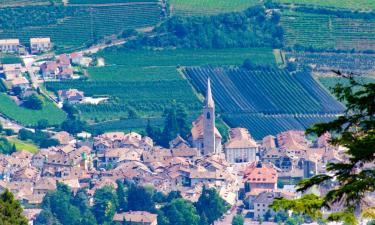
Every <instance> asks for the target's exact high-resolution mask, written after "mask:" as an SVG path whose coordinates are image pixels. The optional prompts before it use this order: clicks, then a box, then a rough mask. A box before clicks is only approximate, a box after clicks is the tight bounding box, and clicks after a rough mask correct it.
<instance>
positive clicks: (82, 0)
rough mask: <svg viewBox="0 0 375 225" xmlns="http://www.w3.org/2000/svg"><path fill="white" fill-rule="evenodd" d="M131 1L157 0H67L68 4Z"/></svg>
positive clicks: (154, 0) (145, 0)
mask: <svg viewBox="0 0 375 225" xmlns="http://www.w3.org/2000/svg"><path fill="white" fill-rule="evenodd" d="M133 2H158V0H69V4H120V3H133Z"/></svg>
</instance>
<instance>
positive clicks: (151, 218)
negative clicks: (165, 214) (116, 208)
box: [113, 211, 158, 223]
mask: <svg viewBox="0 0 375 225" xmlns="http://www.w3.org/2000/svg"><path fill="white" fill-rule="evenodd" d="M157 217H158V215H157V214H152V213H149V212H145V211H131V212H124V213H116V214H115V216H114V217H113V221H119V222H122V221H124V219H125V221H131V222H136V223H142V222H143V223H153V222H155V221H156V220H157Z"/></svg>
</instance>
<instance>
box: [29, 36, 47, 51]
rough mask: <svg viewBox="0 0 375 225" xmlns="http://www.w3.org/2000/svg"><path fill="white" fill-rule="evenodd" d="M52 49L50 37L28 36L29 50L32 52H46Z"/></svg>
mask: <svg viewBox="0 0 375 225" xmlns="http://www.w3.org/2000/svg"><path fill="white" fill-rule="evenodd" d="M51 49H52V44H51V39H50V38H30V50H31V53H32V54H35V53H41V52H47V51H49V50H51Z"/></svg>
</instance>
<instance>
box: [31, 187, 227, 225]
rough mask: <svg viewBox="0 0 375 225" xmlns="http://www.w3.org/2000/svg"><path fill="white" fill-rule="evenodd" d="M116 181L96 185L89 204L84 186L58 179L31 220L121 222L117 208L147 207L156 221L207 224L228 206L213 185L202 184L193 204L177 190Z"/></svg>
mask: <svg viewBox="0 0 375 225" xmlns="http://www.w3.org/2000/svg"><path fill="white" fill-rule="evenodd" d="M116 183H117V188H116V189H115V188H113V187H112V186H105V187H103V188H100V189H97V190H96V192H95V194H94V196H93V205H92V206H91V205H90V203H89V199H90V197H89V196H88V194H87V191H86V189H79V190H78V191H77V192H76V193H75V194H74V193H73V192H72V190H71V189H70V188H69V187H68V186H66V185H64V184H61V183H58V184H57V190H56V191H54V192H49V193H47V195H46V196H45V197H44V199H43V203H42V206H41V207H42V209H43V210H42V212H41V213H40V214H39V216H38V217H37V219H36V220H35V222H34V224H35V225H45V224H56V225H99V224H106V225H122V224H127V223H118V222H113V217H114V215H115V213H116V212H117V213H121V212H128V211H147V212H150V213H154V214H157V215H158V224H159V225H208V224H212V222H213V221H215V220H217V219H218V218H220V217H221V216H222V215H223V214H224V212H225V211H226V210H227V209H228V207H227V205H226V203H225V201H224V200H223V199H221V198H220V196H219V195H218V193H217V192H216V190H214V189H205V188H204V189H203V190H202V194H201V196H200V198H199V200H198V202H196V203H195V204H193V203H191V202H189V201H186V200H184V199H183V198H182V197H181V194H180V193H179V192H174V191H172V192H170V193H169V194H168V195H166V194H163V193H162V192H157V191H156V190H155V189H153V188H152V187H143V186H138V185H137V184H135V183H134V182H132V181H128V180H125V181H121V180H118V181H117V182H116ZM156 205H158V207H156Z"/></svg>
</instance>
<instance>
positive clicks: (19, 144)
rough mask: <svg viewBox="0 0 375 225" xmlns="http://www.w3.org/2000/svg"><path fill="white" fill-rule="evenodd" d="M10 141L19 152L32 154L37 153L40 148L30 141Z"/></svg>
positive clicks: (13, 139) (12, 139) (14, 139)
mask: <svg viewBox="0 0 375 225" xmlns="http://www.w3.org/2000/svg"><path fill="white" fill-rule="evenodd" d="M8 140H9V141H10V143H12V144H15V145H16V149H17V151H20V150H25V151H28V152H31V153H37V152H38V150H39V148H38V146H36V145H35V144H34V143H32V142H29V141H21V140H19V139H17V138H10V139H8Z"/></svg>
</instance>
